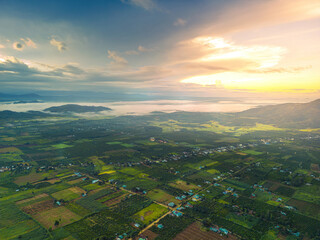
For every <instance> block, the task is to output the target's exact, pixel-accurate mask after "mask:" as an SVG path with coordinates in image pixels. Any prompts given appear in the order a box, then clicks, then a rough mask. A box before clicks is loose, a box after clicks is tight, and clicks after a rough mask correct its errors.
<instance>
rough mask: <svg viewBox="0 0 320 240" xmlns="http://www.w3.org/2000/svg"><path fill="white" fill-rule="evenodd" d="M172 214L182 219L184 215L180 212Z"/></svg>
mask: <svg viewBox="0 0 320 240" xmlns="http://www.w3.org/2000/svg"><path fill="white" fill-rule="evenodd" d="M172 214H173V215H175V216H176V217H182V215H183V213H182V212H178V211H173V212H172Z"/></svg>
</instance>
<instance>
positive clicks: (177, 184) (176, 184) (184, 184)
mask: <svg viewBox="0 0 320 240" xmlns="http://www.w3.org/2000/svg"><path fill="white" fill-rule="evenodd" d="M169 185H170V186H171V187H175V188H178V189H181V190H183V191H189V190H198V189H200V187H198V186H196V185H194V184H192V183H190V184H188V183H187V182H185V181H183V180H176V181H175V182H172V183H169Z"/></svg>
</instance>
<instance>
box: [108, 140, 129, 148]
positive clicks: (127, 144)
mask: <svg viewBox="0 0 320 240" xmlns="http://www.w3.org/2000/svg"><path fill="white" fill-rule="evenodd" d="M107 144H109V145H121V146H123V147H126V148H132V147H134V146H135V145H134V144H131V143H123V142H117V141H115V142H107Z"/></svg>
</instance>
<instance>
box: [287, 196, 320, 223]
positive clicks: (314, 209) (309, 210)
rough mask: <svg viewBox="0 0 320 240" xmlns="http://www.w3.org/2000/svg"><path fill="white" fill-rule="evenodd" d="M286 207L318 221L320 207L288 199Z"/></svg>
mask: <svg viewBox="0 0 320 240" xmlns="http://www.w3.org/2000/svg"><path fill="white" fill-rule="evenodd" d="M287 204H288V205H290V206H293V207H296V208H297V210H298V211H299V212H301V213H302V214H305V215H307V216H311V217H314V218H317V219H319V220H320V205H317V204H314V203H309V202H306V201H302V200H297V199H293V198H292V199H290V200H289V201H288V202H287Z"/></svg>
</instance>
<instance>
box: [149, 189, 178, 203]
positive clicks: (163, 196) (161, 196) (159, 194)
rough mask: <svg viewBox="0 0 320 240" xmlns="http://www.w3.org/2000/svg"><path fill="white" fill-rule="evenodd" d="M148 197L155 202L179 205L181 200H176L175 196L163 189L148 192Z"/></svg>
mask: <svg viewBox="0 0 320 240" xmlns="http://www.w3.org/2000/svg"><path fill="white" fill-rule="evenodd" d="M147 196H148V197H149V198H151V199H152V200H154V201H157V202H161V203H165V204H168V203H169V202H174V203H175V204H177V203H179V200H177V199H175V197H174V196H172V195H170V194H169V193H167V192H165V191H163V190H161V189H153V190H151V191H150V192H148V194H147Z"/></svg>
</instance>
